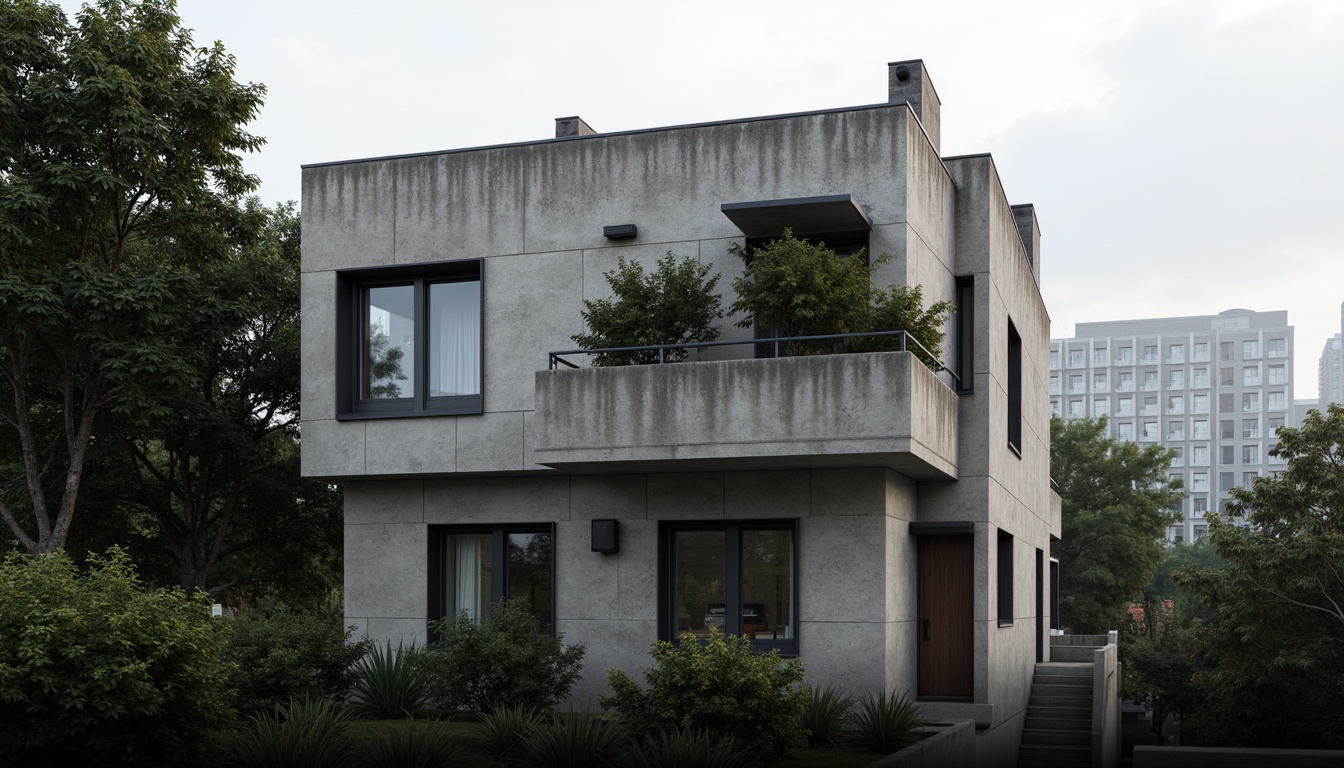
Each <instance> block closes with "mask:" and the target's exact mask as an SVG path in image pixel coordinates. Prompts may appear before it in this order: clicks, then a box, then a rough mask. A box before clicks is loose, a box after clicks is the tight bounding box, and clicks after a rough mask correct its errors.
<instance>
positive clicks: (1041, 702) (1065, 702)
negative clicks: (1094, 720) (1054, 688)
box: [1028, 694, 1092, 717]
mask: <svg viewBox="0 0 1344 768" xmlns="http://www.w3.org/2000/svg"><path fill="white" fill-rule="evenodd" d="M1028 706H1032V707H1070V708H1075V707H1076V708H1079V709H1082V708H1084V707H1086V708H1087V711H1088V713H1089V714H1088V717H1091V712H1092V697H1091V696H1045V695H1041V696H1037V695H1034V694H1033V695H1032V697H1031V701H1030V702H1028Z"/></svg>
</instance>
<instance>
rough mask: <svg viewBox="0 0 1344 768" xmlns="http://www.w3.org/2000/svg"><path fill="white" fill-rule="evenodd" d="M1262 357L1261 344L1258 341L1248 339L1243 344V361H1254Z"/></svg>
mask: <svg viewBox="0 0 1344 768" xmlns="http://www.w3.org/2000/svg"><path fill="white" fill-rule="evenodd" d="M1258 357H1260V342H1259V341H1258V340H1256V339H1247V340H1246V341H1243V342H1241V359H1243V360H1254V359H1256V358H1258Z"/></svg>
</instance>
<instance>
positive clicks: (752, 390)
mask: <svg viewBox="0 0 1344 768" xmlns="http://www.w3.org/2000/svg"><path fill="white" fill-rule="evenodd" d="M536 382H537V394H536V403H537V415H536V427H535V429H536V442H535V446H534V447H533V455H534V460H535V461H536V462H538V463H541V464H546V465H549V466H554V467H565V468H582V469H588V470H593V469H599V468H600V469H605V470H607V471H613V470H621V469H626V470H634V469H642V468H647V467H650V466H655V467H664V468H672V467H677V468H680V467H684V466H687V465H689V464H691V463H694V462H713V463H714V464H715V465H716V466H718V467H720V468H736V467H738V466H750V465H752V464H753V463H760V464H763V465H767V466H771V467H781V466H790V462H792V465H794V466H818V465H820V466H885V467H890V468H892V469H896V470H898V471H900V472H902V473H903V474H906V475H908V476H911V477H916V478H936V479H952V478H955V477H956V472H957V467H956V457H957V438H956V435H957V430H956V423H957V397H956V394H955V393H953V392H952V390H951V389H949V388H948V387H947V386H946V385H945V384H943V383H942V382H941V381H939V380H938V378H937V377H935V376H934V375H933V373H932V372H931V371H929V370H928V368H926V367H925V366H924V365H923V364H922V363H920V362H919V361H918V360H917V359H916V358H915V357H914V355H912V354H910V353H907V352H887V353H878V354H864V355H826V356H818V357H794V358H780V359H773V360H731V361H720V362H711V363H695V364H674V365H661V366H652V365H649V366H628V367H619V368H588V369H582V370H559V371H538V372H537V374H536Z"/></svg>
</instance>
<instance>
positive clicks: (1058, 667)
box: [1034, 660, 1093, 677]
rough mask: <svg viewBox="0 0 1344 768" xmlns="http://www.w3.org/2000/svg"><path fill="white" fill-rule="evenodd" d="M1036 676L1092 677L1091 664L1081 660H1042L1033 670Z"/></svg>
mask: <svg viewBox="0 0 1344 768" xmlns="http://www.w3.org/2000/svg"><path fill="white" fill-rule="evenodd" d="M1034 671H1035V673H1036V676H1037V677H1040V676H1041V675H1047V676H1051V677H1056V676H1057V677H1092V672H1093V669H1092V664H1091V662H1090V660H1089V661H1088V662H1081V661H1043V662H1041V663H1039V664H1037V665H1036V669H1035V670H1034Z"/></svg>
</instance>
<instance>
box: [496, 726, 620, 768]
mask: <svg viewBox="0 0 1344 768" xmlns="http://www.w3.org/2000/svg"><path fill="white" fill-rule="evenodd" d="M624 743H625V734H623V733H622V732H621V729H620V726H618V725H617V724H616V723H615V722H612V721H611V720H608V719H606V718H601V717H596V716H593V715H589V714H584V713H572V714H569V715H565V716H559V715H556V716H553V717H552V718H551V722H550V724H549V725H543V726H542V727H540V728H537V729H536V730H534V731H532V733H531V734H530V735H529V736H528V737H527V738H526V739H524V740H523V748H522V753H521V756H522V761H523V764H524V765H532V766H536V767H537V768H602V767H603V766H609V765H612V764H614V763H615V761H616V759H617V758H618V757H619V756H620V753H621V751H622V747H623V746H624Z"/></svg>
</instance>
